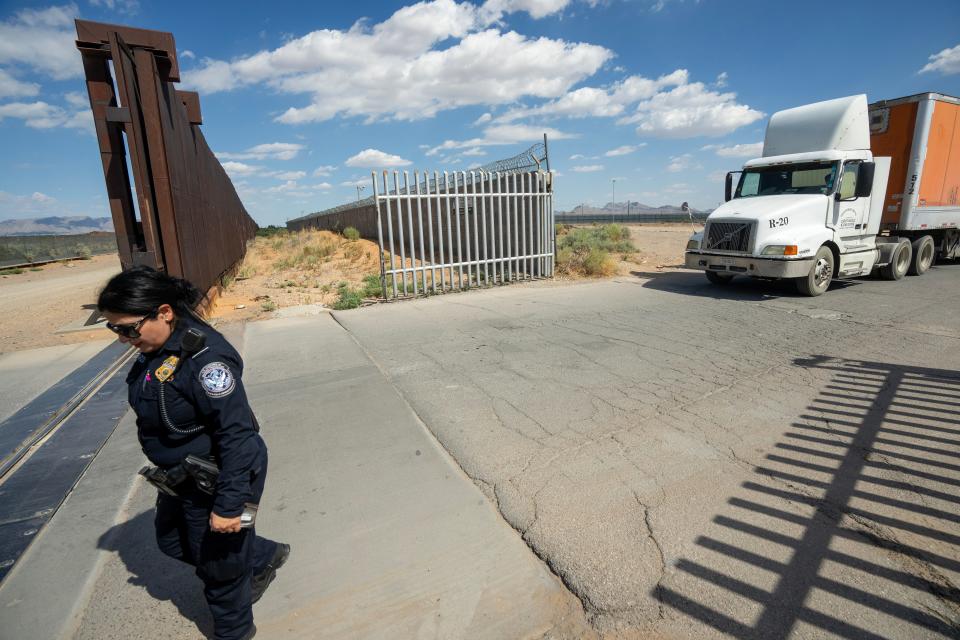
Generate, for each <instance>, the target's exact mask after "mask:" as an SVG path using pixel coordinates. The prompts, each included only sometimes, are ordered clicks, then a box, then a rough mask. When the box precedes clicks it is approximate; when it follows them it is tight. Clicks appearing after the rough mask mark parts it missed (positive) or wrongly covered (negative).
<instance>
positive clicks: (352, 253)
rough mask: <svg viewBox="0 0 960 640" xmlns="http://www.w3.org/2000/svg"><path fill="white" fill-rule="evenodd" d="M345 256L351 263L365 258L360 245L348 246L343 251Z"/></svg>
mask: <svg viewBox="0 0 960 640" xmlns="http://www.w3.org/2000/svg"><path fill="white" fill-rule="evenodd" d="M343 255H344V257H346V258H347V259H348V260H350V262H356V261H357V260H359V259H360V258H361V257H362V256H363V247H361V246H360V245H358V244H348V245H347V246H346V247H344V249H343Z"/></svg>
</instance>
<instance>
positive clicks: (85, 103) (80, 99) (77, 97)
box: [63, 91, 90, 109]
mask: <svg viewBox="0 0 960 640" xmlns="http://www.w3.org/2000/svg"><path fill="white" fill-rule="evenodd" d="M63 98H64V99H65V100H66V101H67V104H69V105H70V106H71V107H73V108H74V109H90V97H89V96H88V95H87V94H85V93H80V92H79V91H71V92H69V93H65V94H63Z"/></svg>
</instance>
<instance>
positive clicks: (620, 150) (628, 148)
mask: <svg viewBox="0 0 960 640" xmlns="http://www.w3.org/2000/svg"><path fill="white" fill-rule="evenodd" d="M645 146H647V143H646V142H641V143H640V144H625V145H623V146H621V147H617V148H616V149H610V151H607V152H606V153H605V154H603V155H605V156H606V157H608V158H613V157H615V156H625V155H628V154H631V153H633V152H634V151H636V150H637V149H639V148H640V147H645Z"/></svg>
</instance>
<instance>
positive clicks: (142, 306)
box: [97, 266, 206, 321]
mask: <svg viewBox="0 0 960 640" xmlns="http://www.w3.org/2000/svg"><path fill="white" fill-rule="evenodd" d="M205 297H206V296H204V295H203V293H202V292H201V291H200V290H199V289H197V288H196V287H195V286H193V285H192V284H190V283H189V282H187V281H186V280H183V279H182V278H175V277H173V276H170V275H167V274H166V273H163V272H162V271H157V270H156V269H153V268H151V267H144V266H138V267H132V268H130V269H127V270H126V271H124V272H123V273H118V274H117V275H115V276H113V277H112V278H110V281H109V282H108V283H107V284H106V286H105V287H104V288H103V290H102V291H100V296H99V297H98V298H97V309H98V310H100V311H101V312H103V311H112V312H113V313H128V314H130V315H133V316H145V315H148V314H150V313H153V312H155V311H156V310H157V307H159V306H160V305H162V304H168V305H170V306H171V307H172V308H173V310H174V312H175V313H176V314H177V316H179V317H185V316H192V317H194V318H196V319H197V320H201V321H203V318H201V317H200V316H199V315H198V314H197V312H196V310H195V308H196V306H197V305H198V304H199V303H200V302H201V301H202V300H203V299H204V298H205Z"/></svg>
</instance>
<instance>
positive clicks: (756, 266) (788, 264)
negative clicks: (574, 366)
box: [685, 251, 813, 278]
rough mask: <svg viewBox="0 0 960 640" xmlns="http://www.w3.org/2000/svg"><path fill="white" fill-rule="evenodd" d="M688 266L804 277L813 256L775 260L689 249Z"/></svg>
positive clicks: (773, 276)
mask: <svg viewBox="0 0 960 640" xmlns="http://www.w3.org/2000/svg"><path fill="white" fill-rule="evenodd" d="M685 263H686V266H687V268H688V269H699V270H700V271H716V272H718V273H726V274H728V275H744V276H754V277H757V278H802V277H804V276H806V275H807V274H808V273H810V269H811V267H813V258H805V259H802V260H774V259H770V258H757V257H754V256H729V255H718V254H713V253H701V252H699V251H687V253H686V260H685Z"/></svg>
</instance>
